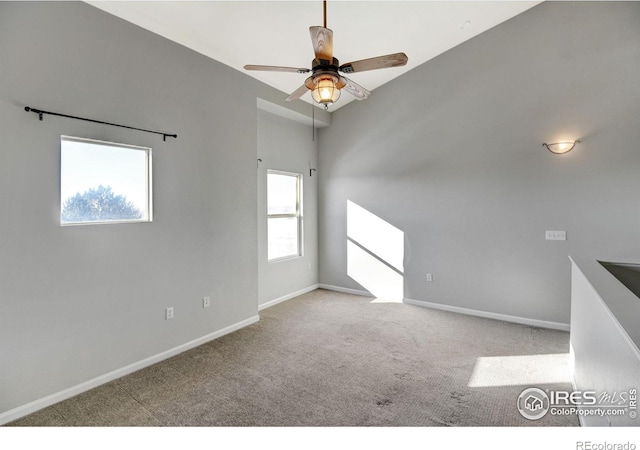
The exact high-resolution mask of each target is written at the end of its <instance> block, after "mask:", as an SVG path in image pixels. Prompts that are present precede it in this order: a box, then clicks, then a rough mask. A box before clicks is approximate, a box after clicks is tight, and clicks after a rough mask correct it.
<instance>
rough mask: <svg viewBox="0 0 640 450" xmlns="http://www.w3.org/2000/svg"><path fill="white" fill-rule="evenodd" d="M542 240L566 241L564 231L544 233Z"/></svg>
mask: <svg viewBox="0 0 640 450" xmlns="http://www.w3.org/2000/svg"><path fill="white" fill-rule="evenodd" d="M544 238H545V239H546V240H547V241H566V240H567V232H566V231H549V230H547V231H545V234H544Z"/></svg>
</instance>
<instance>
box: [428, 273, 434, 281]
mask: <svg viewBox="0 0 640 450" xmlns="http://www.w3.org/2000/svg"><path fill="white" fill-rule="evenodd" d="M427 281H433V275H431V274H430V273H428V274H427Z"/></svg>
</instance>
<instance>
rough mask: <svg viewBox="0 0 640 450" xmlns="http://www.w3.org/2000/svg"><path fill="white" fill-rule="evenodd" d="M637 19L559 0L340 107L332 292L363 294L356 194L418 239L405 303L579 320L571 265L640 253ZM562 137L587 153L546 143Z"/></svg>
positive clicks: (410, 253) (323, 202)
mask: <svg viewBox="0 0 640 450" xmlns="http://www.w3.org/2000/svg"><path fill="white" fill-rule="evenodd" d="M639 21H640V4H638V3H637V2H620V3H618V2H602V3H600V2H545V3H543V4H541V5H539V6H536V7H534V8H532V9H531V10H529V11H527V12H525V13H523V14H521V15H519V16H517V17H515V18H513V19H512V20H510V21H508V22H506V23H504V24H501V25H499V26H497V27H495V28H493V29H491V30H489V31H488V32H486V33H484V34H482V35H480V36H478V37H476V38H474V39H472V40H470V41H468V42H466V43H464V44H462V45H460V46H458V47H456V48H454V49H452V50H450V51H448V52H447V53H444V54H442V55H440V56H439V57H437V58H435V59H433V60H431V61H429V62H427V63H425V64H423V65H422V66H420V67H418V68H416V69H415V70H412V71H411V72H409V73H407V74H405V75H403V76H401V77H399V78H397V79H396V80H394V81H393V82H391V83H389V84H387V85H385V86H383V87H381V88H379V89H376V90H375V91H374V93H373V95H372V96H371V97H370V98H369V99H368V100H367V101H366V102H355V103H352V104H349V105H347V106H345V107H344V108H341V109H340V110H338V111H336V112H335V113H334V114H333V118H332V119H333V120H332V123H333V125H332V126H331V127H330V128H328V129H324V130H322V131H321V134H320V148H319V166H320V167H319V175H320V187H321V190H320V198H319V214H320V216H319V230H320V235H319V239H320V249H321V250H320V283H321V284H328V285H334V286H340V287H344V288H351V289H363V286H361V285H359V284H357V283H355V282H354V281H353V280H352V279H351V278H350V277H349V276H348V275H347V252H346V223H347V217H346V202H347V200H351V201H352V202H355V203H356V204H358V205H360V206H361V207H363V208H366V209H367V210H369V211H370V212H372V213H373V214H375V215H377V216H378V217H380V218H382V219H384V220H385V221H388V222H389V223H391V225H393V226H395V227H397V228H399V229H400V230H402V231H403V232H404V233H405V234H404V240H405V248H404V256H405V258H404V273H403V276H404V297H405V298H408V299H414V300H421V301H428V302H434V303H440V304H444V305H450V306H455V307H462V308H470V309H474V310H481V311H488V312H493V313H499V314H507V315H512V316H519V317H525V318H530V319H536V320H544V321H552V322H559V323H564V324H567V323H569V315H570V265H569V260H568V258H567V255H569V254H570V253H572V252H576V251H579V252H580V253H582V254H589V255H594V256H597V255H599V254H606V255H615V256H618V257H620V258H622V259H630V258H634V257H637V256H638V254H639V253H640V233H639V232H638V230H640V204H639V202H638V198H639V197H638V193H639V192H640V176H639V175H638V174H639V172H638V168H639V167H640V152H639V151H638V145H640V144H639V142H640V127H638V123H639V122H638V119H639V118H640V106H639V105H640V83H639V82H638V79H639V76H640V62H639V61H640V27H638V22H639ZM409 58H411V55H409ZM389 70H393V69H389ZM355 77H356V76H355V75H354V80H356V78H355ZM563 138H575V139H580V140H581V141H582V143H581V144H579V145H578V146H577V147H576V149H574V151H573V152H571V153H568V154H566V155H563V156H556V155H553V154H551V153H550V152H548V151H547V150H546V149H544V148H543V147H541V144H542V143H543V142H554V141H557V140H559V139H563ZM545 230H566V231H567V239H568V240H567V241H566V242H558V241H545V239H544V236H545ZM427 272H429V273H432V274H433V282H427V281H426V276H425V274H426V273H427Z"/></svg>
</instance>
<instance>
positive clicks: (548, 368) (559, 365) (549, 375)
mask: <svg viewBox="0 0 640 450" xmlns="http://www.w3.org/2000/svg"><path fill="white" fill-rule="evenodd" d="M570 382H571V378H570V375H569V354H568V353H558V354H548V355H517V356H488V357H480V358H477V360H476V365H475V367H474V369H473V373H472V374H471V378H470V379H469V383H468V385H467V386H469V387H496V386H537V385H540V384H551V383H570Z"/></svg>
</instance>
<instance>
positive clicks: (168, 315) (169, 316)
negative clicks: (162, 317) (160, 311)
mask: <svg viewBox="0 0 640 450" xmlns="http://www.w3.org/2000/svg"><path fill="white" fill-rule="evenodd" d="M165 312H166V320H169V319H173V307H171V308H167V310H166V311H165Z"/></svg>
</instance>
